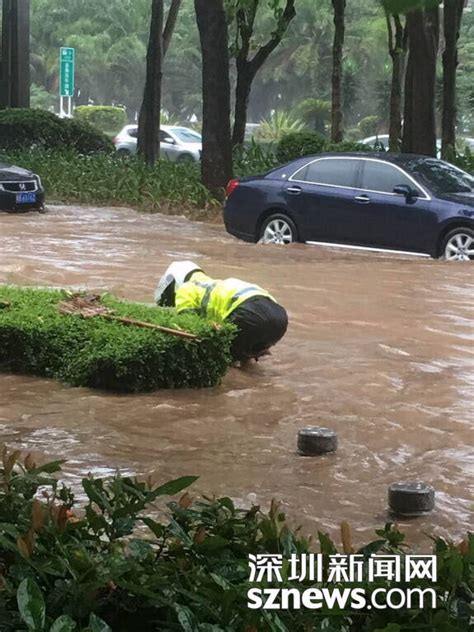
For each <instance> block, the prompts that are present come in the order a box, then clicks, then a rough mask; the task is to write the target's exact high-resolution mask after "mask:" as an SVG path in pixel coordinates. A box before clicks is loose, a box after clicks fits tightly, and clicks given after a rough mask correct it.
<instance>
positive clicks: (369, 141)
mask: <svg viewBox="0 0 474 632" xmlns="http://www.w3.org/2000/svg"><path fill="white" fill-rule="evenodd" d="M388 139H389V135H388V134H378V135H377V136H369V137H368V138H364V139H363V140H360V141H359V143H362V144H363V145H370V146H371V147H376V148H377V149H380V150H381V151H388ZM436 152H437V154H438V158H439V157H440V156H441V139H440V138H438V139H437V141H436Z"/></svg>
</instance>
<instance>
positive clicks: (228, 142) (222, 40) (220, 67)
mask: <svg viewBox="0 0 474 632" xmlns="http://www.w3.org/2000/svg"><path fill="white" fill-rule="evenodd" d="M194 7H195V10H196V18H197V24H198V29H199V37H200V41H201V51H202V99H203V118H202V136H203V146H202V159H201V173H202V181H203V184H204V185H205V186H207V187H208V188H209V189H211V190H216V189H221V188H223V187H225V186H226V184H227V182H228V181H229V180H230V179H231V178H232V139H231V132H230V78H229V36H228V27H227V17H226V13H225V9H224V3H223V0H194Z"/></svg>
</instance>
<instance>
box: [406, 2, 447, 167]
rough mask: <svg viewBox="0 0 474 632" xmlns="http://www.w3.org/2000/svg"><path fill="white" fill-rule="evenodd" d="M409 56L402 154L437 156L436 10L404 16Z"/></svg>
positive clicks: (437, 20)
mask: <svg viewBox="0 0 474 632" xmlns="http://www.w3.org/2000/svg"><path fill="white" fill-rule="evenodd" d="M407 30H408V42H409V53H408V63H407V72H406V81H405V115H404V125H403V141H402V151H403V152H405V153H413V154H425V155H427V156H436V116H435V87H436V58H437V53H438V44H439V8H438V7H436V8H429V9H419V10H416V11H412V12H410V13H408V15H407Z"/></svg>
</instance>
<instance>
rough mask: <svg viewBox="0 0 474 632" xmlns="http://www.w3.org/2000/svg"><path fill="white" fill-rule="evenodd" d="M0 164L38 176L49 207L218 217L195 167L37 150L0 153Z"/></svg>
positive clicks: (217, 208) (218, 209)
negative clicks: (99, 207)
mask: <svg viewBox="0 0 474 632" xmlns="http://www.w3.org/2000/svg"><path fill="white" fill-rule="evenodd" d="M0 162H10V163H12V164H16V165H19V166H21V167H24V168H25V169H31V171H34V172H35V173H37V174H38V175H39V176H40V177H41V180H42V182H43V185H44V188H45V190H46V201H47V202H48V201H49V202H51V201H53V200H54V201H57V202H62V203H67V204H75V203H78V204H90V205H102V206H105V205H107V206H131V207H133V208H137V209H139V210H142V211H147V212H152V213H153V212H160V213H168V214H173V215H186V216H187V217H191V218H193V219H213V218H215V217H216V216H220V215H221V213H222V205H221V202H220V201H219V200H217V199H215V198H214V197H213V196H212V194H211V193H210V192H209V190H208V189H207V188H206V187H205V186H204V185H203V184H201V181H200V177H201V174H200V168H199V165H186V164H178V163H174V162H171V161H169V160H160V161H159V162H157V163H156V165H155V166H154V167H149V166H147V165H146V164H145V163H144V162H143V161H142V160H140V159H138V158H136V157H133V156H132V157H130V158H122V157H119V156H117V155H116V154H104V153H97V154H87V155H83V154H78V153H77V152H74V151H49V150H44V149H39V148H38V149H31V150H27V151H9V152H3V153H2V154H1V155H0Z"/></svg>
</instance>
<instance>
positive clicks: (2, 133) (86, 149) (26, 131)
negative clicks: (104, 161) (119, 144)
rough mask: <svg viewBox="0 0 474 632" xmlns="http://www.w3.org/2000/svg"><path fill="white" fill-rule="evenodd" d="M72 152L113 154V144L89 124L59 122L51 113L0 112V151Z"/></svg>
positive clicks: (41, 111)
mask: <svg viewBox="0 0 474 632" xmlns="http://www.w3.org/2000/svg"><path fill="white" fill-rule="evenodd" d="M31 147H43V148H45V149H48V150H49V149H73V150H74V151H76V152H80V153H83V154H90V153H93V152H112V151H113V149H114V146H113V143H112V141H111V140H110V139H109V138H107V136H105V134H103V133H102V132H100V131H98V130H97V129H95V128H94V127H92V126H91V125H89V124H87V123H84V122H79V121H74V120H71V119H66V118H65V119H61V118H59V117H58V116H56V115H55V114H53V113H52V112H45V111H44V110H34V109H26V108H13V109H7V110H1V111H0V150H8V151H11V150H19V149H21V150H24V149H28V148H31Z"/></svg>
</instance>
